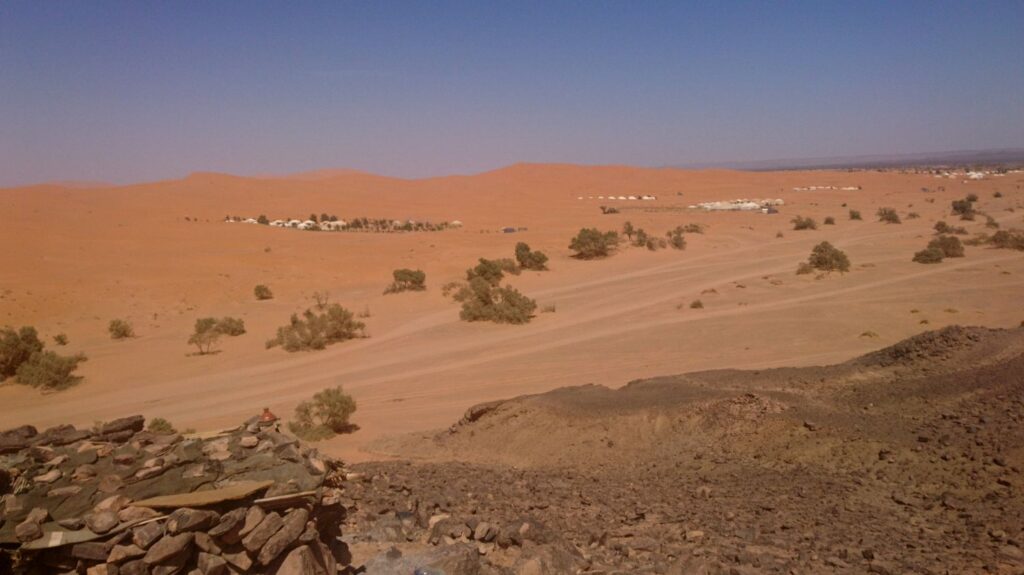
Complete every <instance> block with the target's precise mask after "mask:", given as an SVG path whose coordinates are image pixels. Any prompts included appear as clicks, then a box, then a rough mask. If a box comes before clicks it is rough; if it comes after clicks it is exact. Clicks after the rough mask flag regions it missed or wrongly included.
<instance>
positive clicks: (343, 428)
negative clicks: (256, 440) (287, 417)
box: [288, 386, 356, 441]
mask: <svg viewBox="0 0 1024 575" xmlns="http://www.w3.org/2000/svg"><path fill="white" fill-rule="evenodd" d="M355 411H356V402H355V400H354V399H352V396H350V395H348V394H347V393H345V392H344V390H343V389H342V388H341V386H338V387H333V388H332V387H329V388H327V389H324V390H323V391H320V392H318V393H316V394H315V395H313V399H311V400H309V401H303V402H302V403H300V404H299V405H297V406H296V407H295V417H294V420H293V421H290V422H288V429H289V430H291V432H292V433H294V434H295V435H298V436H299V437H301V438H303V439H306V440H307V441H317V440H320V439H327V438H328V437H331V436H333V435H335V434H337V433H345V432H348V431H352V430H353V429H354V427H355V426H353V425H352V424H351V423H350V422H349V419H350V418H351V417H352V414H353V413H355Z"/></svg>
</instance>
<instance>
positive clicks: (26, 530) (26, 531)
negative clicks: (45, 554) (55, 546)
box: [14, 519, 43, 543]
mask: <svg viewBox="0 0 1024 575" xmlns="http://www.w3.org/2000/svg"><path fill="white" fill-rule="evenodd" d="M14 536H15V537H17V538H18V541H21V542H22V543H28V542H29V541H35V540H36V539H39V538H40V537H42V536H43V528H42V527H40V526H39V524H38V523H36V522H35V521H29V520H28V519H26V520H25V521H22V522H21V523H19V524H18V525H17V526H16V527H15V528H14Z"/></svg>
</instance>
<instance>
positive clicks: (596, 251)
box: [569, 228, 619, 260]
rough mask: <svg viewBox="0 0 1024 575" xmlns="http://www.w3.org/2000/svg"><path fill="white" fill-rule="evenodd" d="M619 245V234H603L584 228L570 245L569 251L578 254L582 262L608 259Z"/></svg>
mask: <svg viewBox="0 0 1024 575" xmlns="http://www.w3.org/2000/svg"><path fill="white" fill-rule="evenodd" d="M618 244H619V234H617V233H615V232H602V231H599V230H597V229H595V228H583V229H581V230H580V232H579V233H578V234H576V237H575V238H573V239H572V241H571V242H570V243H569V249H571V250H573V251H574V252H576V255H575V257H577V258H579V259H581V260H592V259H595V258H603V257H607V256H608V255H610V254H611V252H612V251H613V250H615V247H616V246H618Z"/></svg>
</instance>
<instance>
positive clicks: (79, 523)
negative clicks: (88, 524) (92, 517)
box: [57, 517, 85, 531]
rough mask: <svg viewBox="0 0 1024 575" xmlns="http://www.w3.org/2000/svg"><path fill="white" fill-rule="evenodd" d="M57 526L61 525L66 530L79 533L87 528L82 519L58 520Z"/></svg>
mask: <svg viewBox="0 0 1024 575" xmlns="http://www.w3.org/2000/svg"><path fill="white" fill-rule="evenodd" d="M57 525H60V526H61V527H63V528H64V529H69V530H71V531H78V530H79V529H81V528H83V527H85V520H84V519H82V518H81V517H68V518H67V519H58V520H57Z"/></svg>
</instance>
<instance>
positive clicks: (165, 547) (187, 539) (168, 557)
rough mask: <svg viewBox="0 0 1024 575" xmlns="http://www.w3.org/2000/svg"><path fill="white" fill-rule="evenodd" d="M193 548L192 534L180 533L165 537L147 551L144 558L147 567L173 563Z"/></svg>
mask: <svg viewBox="0 0 1024 575" xmlns="http://www.w3.org/2000/svg"><path fill="white" fill-rule="evenodd" d="M191 548H192V534H191V533H179V534H177V535H164V536H163V537H161V538H160V540H159V541H157V542H156V543H154V544H153V546H152V547H150V548H149V550H148V551H146V556H145V557H143V558H142V560H143V561H145V562H146V564H147V565H155V564H158V563H173V562H174V560H175V559H176V558H178V557H181V556H183V555H186V554H187V553H188V552H189V551H190V550H191Z"/></svg>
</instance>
